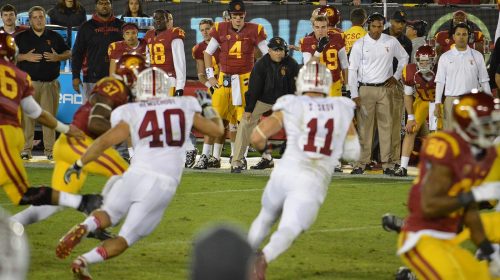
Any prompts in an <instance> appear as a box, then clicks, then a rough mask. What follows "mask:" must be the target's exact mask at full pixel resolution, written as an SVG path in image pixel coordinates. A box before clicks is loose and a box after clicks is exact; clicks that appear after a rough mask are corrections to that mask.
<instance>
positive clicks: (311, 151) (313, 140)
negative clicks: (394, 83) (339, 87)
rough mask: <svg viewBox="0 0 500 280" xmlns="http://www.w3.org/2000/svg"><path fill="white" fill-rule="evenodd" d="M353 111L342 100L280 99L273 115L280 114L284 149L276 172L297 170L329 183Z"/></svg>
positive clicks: (341, 149) (315, 98) (316, 98)
mask: <svg viewBox="0 0 500 280" xmlns="http://www.w3.org/2000/svg"><path fill="white" fill-rule="evenodd" d="M354 108H355V104H354V102H353V101H352V100H351V99H349V98H346V97H324V98H322V97H309V96H305V95H303V96H296V95H285V96H282V97H280V98H279V99H278V100H277V101H276V103H275V104H274V106H273V111H281V112H282V113H283V126H284V128H285V130H286V137H287V145H286V150H285V153H284V154H283V157H282V160H281V161H280V164H279V165H277V166H276V168H280V169H281V168H284V169H285V170H289V171H288V172H290V170H295V169H296V168H297V167H300V169H301V170H308V171H312V172H314V173H317V176H321V177H323V178H325V179H326V180H330V177H331V175H332V173H333V170H334V168H335V166H336V165H337V164H338V163H339V158H340V157H341V155H342V152H343V146H344V140H345V137H346V135H347V130H348V129H349V126H350V124H351V122H352V119H353V117H354Z"/></svg>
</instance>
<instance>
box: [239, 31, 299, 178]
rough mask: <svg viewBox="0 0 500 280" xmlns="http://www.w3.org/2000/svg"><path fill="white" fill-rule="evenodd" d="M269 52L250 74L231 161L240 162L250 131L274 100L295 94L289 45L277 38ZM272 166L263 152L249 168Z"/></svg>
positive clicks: (294, 70)
mask: <svg viewBox="0 0 500 280" xmlns="http://www.w3.org/2000/svg"><path fill="white" fill-rule="evenodd" d="M267 46H268V47H269V52H268V53H267V54H266V55H264V56H263V57H262V58H260V59H259V60H257V62H256V63H255V66H254V67H253V69H252V73H251V74H250V82H249V83H248V91H247V92H246V94H245V96H246V98H245V99H246V106H245V113H243V117H242V118H241V121H240V124H239V125H238V131H237V132H236V139H235V149H234V158H235V159H241V158H243V154H244V153H245V151H246V149H247V147H248V144H249V143H250V136H251V133H252V131H253V129H254V128H255V127H256V126H257V123H258V122H259V120H260V117H261V116H262V115H263V114H264V113H266V112H268V111H270V110H272V107H273V105H274V103H276V100H277V99H278V98H280V97H281V96H283V95H285V94H294V93H295V78H296V77H297V75H298V73H299V69H300V68H299V64H298V63H297V61H295V59H293V57H291V56H289V55H288V44H287V43H286V42H285V40H283V38H280V37H274V38H272V39H271V40H269V44H268V45H267ZM272 167H274V162H273V158H272V156H271V153H263V154H262V158H261V160H260V161H259V162H258V163H257V164H256V165H254V166H251V167H250V169H266V168H272Z"/></svg>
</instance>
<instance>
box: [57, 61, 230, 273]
mask: <svg viewBox="0 0 500 280" xmlns="http://www.w3.org/2000/svg"><path fill="white" fill-rule="evenodd" d="M168 81H169V79H168V75H167V74H166V73H165V72H163V71H162V70H161V69H159V68H156V67H153V68H148V69H146V70H144V71H142V72H141V73H140V74H139V76H138V77H137V88H136V89H137V90H136V95H137V96H136V101H137V102H133V103H128V104H125V105H122V106H121V107H118V108H116V109H115V110H114V111H113V112H112V113H111V124H112V128H111V129H110V130H109V131H108V132H106V133H105V134H103V135H102V136H100V137H99V138H97V139H96V140H95V141H94V142H93V143H92V145H91V146H90V147H89V148H88V149H87V151H86V152H85V153H84V154H83V156H82V157H81V158H80V159H79V160H77V162H76V163H75V165H74V166H73V167H72V168H69V169H68V170H67V171H66V174H65V178H66V179H71V175H72V174H75V173H76V174H77V175H78V174H79V170H81V169H80V168H79V167H78V166H84V165H85V164H87V163H89V162H91V161H92V160H94V159H96V158H97V157H98V156H99V155H100V154H101V153H102V152H103V151H104V150H105V149H107V148H108V147H111V146H112V145H115V144H117V143H121V142H122V141H124V140H126V139H127V137H129V135H130V137H131V138H132V145H133V147H134V156H133V157H132V161H131V163H130V167H129V168H128V170H127V171H126V172H125V173H124V174H123V175H122V176H120V177H118V176H114V177H112V178H110V179H109V181H108V182H107V184H106V187H105V189H104V191H103V193H104V203H103V205H102V207H101V208H100V209H98V210H96V211H94V212H93V213H92V214H91V215H90V216H89V217H88V218H87V219H85V221H84V222H83V223H81V224H78V225H76V226H75V227H73V228H72V229H71V230H70V231H69V232H68V233H67V234H66V235H65V236H64V237H63V238H61V240H60V241H59V244H58V246H57V249H56V255H57V256H58V257H59V258H65V257H67V256H68V255H69V254H70V253H71V251H72V250H73V248H74V247H75V246H76V245H77V244H78V243H79V242H80V241H81V240H82V239H83V238H84V237H86V235H87V234H88V233H89V232H93V231H95V230H96V229H104V228H107V227H109V226H113V225H116V224H117V223H118V222H119V221H120V220H121V219H122V218H124V217H125V215H126V217H125V221H124V223H123V226H122V227H121V229H120V232H119V234H118V236H117V237H115V238H111V239H108V240H106V241H104V242H103V243H102V244H101V245H100V246H98V247H96V248H94V249H92V250H91V251H89V252H87V253H85V254H83V255H81V256H78V257H77V258H76V259H75V260H74V261H73V263H72V264H71V269H72V271H73V273H74V275H75V278H76V279H92V278H91V276H90V274H89V269H88V266H89V265H90V264H93V263H98V262H102V261H104V260H106V259H109V258H112V257H116V256H118V255H120V254H121V253H123V252H124V251H125V250H126V249H127V248H128V247H130V246H132V244H134V243H135V242H137V241H138V240H139V239H141V238H143V237H145V236H147V235H149V234H150V233H151V232H152V231H153V230H154V229H155V227H156V226H157V225H158V224H159V222H160V221H161V218H162V216H163V212H164V210H165V208H166V207H167V206H168V204H169V203H170V201H171V200H172V198H173V196H174V194H175V192H176V188H177V186H178V184H179V182H180V179H181V175H182V171H183V168H184V159H185V152H186V151H185V145H184V143H185V141H189V133H190V131H191V127H192V126H194V127H195V128H196V129H197V130H198V131H199V132H201V133H204V134H206V135H208V136H211V137H220V136H221V135H222V134H223V133H224V127H223V126H222V121H221V119H220V118H219V116H218V115H217V113H216V112H215V111H214V110H213V108H212V107H211V106H210V105H211V102H210V99H209V98H208V95H207V94H206V93H205V94H200V95H201V96H199V99H200V104H201V106H200V104H199V103H198V102H197V100H196V98H193V97H190V96H183V97H169V89H170V87H171V85H169V82H168ZM202 107H203V109H202ZM165 162H169V164H167V165H165V164H163V163H165ZM75 167H76V168H75ZM111 186H112V187H111ZM127 213H128V214H127Z"/></svg>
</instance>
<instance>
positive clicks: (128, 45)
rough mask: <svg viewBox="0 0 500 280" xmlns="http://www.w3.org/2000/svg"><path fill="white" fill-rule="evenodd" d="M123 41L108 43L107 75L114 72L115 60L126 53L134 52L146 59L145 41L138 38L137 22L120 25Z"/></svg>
mask: <svg viewBox="0 0 500 280" xmlns="http://www.w3.org/2000/svg"><path fill="white" fill-rule="evenodd" d="M122 33H123V41H118V42H113V43H111V44H109V47H108V56H109V75H110V76H111V75H112V74H114V73H115V69H116V62H117V61H118V59H120V57H121V56H122V55H124V54H127V53H136V54H138V55H141V56H142V57H144V59H146V42H144V40H142V39H139V37H138V35H139V27H138V26H137V24H135V23H132V22H127V23H125V24H123V26H122Z"/></svg>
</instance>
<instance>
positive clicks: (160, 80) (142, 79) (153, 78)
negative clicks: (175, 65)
mask: <svg viewBox="0 0 500 280" xmlns="http://www.w3.org/2000/svg"><path fill="white" fill-rule="evenodd" d="M172 86H173V84H172V79H171V78H170V77H169V76H168V74H167V73H165V71H163V70H161V69H160V68H157V67H151V68H147V69H146V70H144V71H142V72H141V73H139V75H138V76H137V83H136V97H135V99H136V100H137V101H144V100H151V99H163V98H167V97H169V96H170V88H171V87H172Z"/></svg>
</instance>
